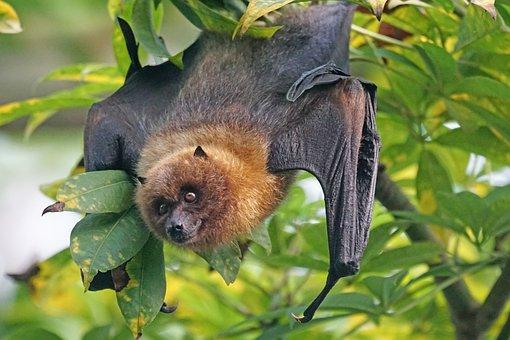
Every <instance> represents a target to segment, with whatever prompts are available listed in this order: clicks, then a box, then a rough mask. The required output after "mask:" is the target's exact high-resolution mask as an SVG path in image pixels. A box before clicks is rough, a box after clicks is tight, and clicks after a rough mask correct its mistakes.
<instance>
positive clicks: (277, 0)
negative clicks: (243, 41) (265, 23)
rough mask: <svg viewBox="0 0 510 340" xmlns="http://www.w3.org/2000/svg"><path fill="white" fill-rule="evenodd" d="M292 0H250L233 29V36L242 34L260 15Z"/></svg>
mask: <svg viewBox="0 0 510 340" xmlns="http://www.w3.org/2000/svg"><path fill="white" fill-rule="evenodd" d="M293 1H294V0H251V1H250V2H249V3H248V7H247V8H246V12H244V14H243V16H242V17H241V19H239V23H238V24H237V27H236V28H235V31H234V36H235V35H236V34H237V33H239V34H240V35H243V34H244V33H246V31H247V30H248V29H249V28H250V26H251V25H252V24H253V23H254V22H255V21H256V20H257V19H258V18H260V17H262V16H264V15H266V14H268V13H270V12H272V11H275V10H277V9H279V8H281V7H283V6H285V5H287V4H289V3H291V2H293Z"/></svg>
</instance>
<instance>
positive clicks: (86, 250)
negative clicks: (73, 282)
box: [71, 207, 149, 275]
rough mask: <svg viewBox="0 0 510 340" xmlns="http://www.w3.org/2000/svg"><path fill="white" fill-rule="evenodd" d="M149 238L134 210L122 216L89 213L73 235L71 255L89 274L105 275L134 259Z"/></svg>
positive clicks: (132, 208) (131, 209)
mask: <svg viewBox="0 0 510 340" xmlns="http://www.w3.org/2000/svg"><path fill="white" fill-rule="evenodd" d="M148 237H149V230H148V229H147V228H146V227H145V225H144V223H143V221H142V219H141V218H140V216H139V214H138V211H137V210H136V208H135V207H131V208H130V209H129V210H126V211H125V212H123V213H119V214H115V213H108V214H90V215H87V216H85V217H84V218H83V219H82V220H81V221H80V222H78V223H77V224H76V226H75V227H74V229H73V230H72V232H71V255H72V257H73V260H74V262H76V263H77V264H78V265H79V266H80V268H81V269H82V270H83V271H85V272H86V273H89V274H90V275H92V274H94V271H96V272H97V270H99V271H101V272H106V271H107V270H110V269H113V268H116V267H118V266H120V265H121V264H123V263H124V262H126V261H128V260H129V259H131V258H132V257H133V256H135V254H136V253H138V251H139V250H140V249H141V248H142V247H143V245H144V244H145V242H146V241H147V239H148Z"/></svg>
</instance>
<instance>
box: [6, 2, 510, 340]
mask: <svg viewBox="0 0 510 340" xmlns="http://www.w3.org/2000/svg"><path fill="white" fill-rule="evenodd" d="M2 3H3V2H0V4H2ZM12 3H13V4H14V2H12ZM156 3H159V1H156ZM172 3H173V6H176V7H177V8H178V9H179V10H181V11H182V13H183V14H184V15H185V16H187V17H188V19H190V21H192V22H193V23H194V24H195V25H197V26H198V27H200V28H203V29H209V30H214V31H217V32H221V33H224V34H231V35H233V34H234V32H235V33H236V34H237V35H240V34H241V33H245V34H248V35H252V36H255V37H265V38H269V37H270V36H271V35H272V34H273V33H274V32H275V30H276V29H277V28H272V27H271V25H270V23H271V15H269V16H268V17H263V18H262V19H258V20H259V21H258V24H260V23H265V24H266V25H265V26H264V27H262V26H260V25H256V26H250V23H251V22H252V21H253V20H255V19H257V15H259V14H261V13H262V14H267V11H266V10H265V9H267V7H264V6H269V5H275V4H276V6H277V7H278V6H280V5H284V4H285V1H252V2H251V3H250V6H251V7H250V6H248V7H247V6H246V3H244V2H243V1H235V0H229V1H214V0H208V1H203V2H199V1H197V0H192V1H181V0H174V1H172ZM362 5H364V6H365V7H367V8H369V9H371V10H372V9H373V11H374V12H375V13H376V14H378V15H380V11H381V9H382V8H383V7H381V6H384V2H382V5H381V3H380V2H373V1H371V2H363V3H362ZM478 5H480V3H478ZM481 5H483V7H484V8H485V9H482V8H481V7H480V6H473V5H469V6H466V4H464V3H462V2H457V1H450V0H435V1H428V2H421V1H413V2H412V4H411V5H405V6H402V5H401V3H400V2H397V1H390V2H389V3H387V4H386V9H387V13H385V14H383V16H382V20H381V21H380V22H379V21H378V20H377V19H376V18H375V17H374V15H373V14H369V13H362V12H357V13H356V15H355V19H354V25H353V33H352V41H351V67H352V70H351V71H352V73H353V74H354V75H356V76H361V77H364V78H367V79H369V80H371V81H373V82H374V83H376V84H377V85H378V88H379V90H378V117H377V120H378V128H379V131H380V134H381V137H382V142H383V148H382V150H381V152H382V153H381V163H383V164H384V165H385V168H386V170H385V173H386V174H388V175H389V176H390V177H391V179H392V180H393V181H394V182H395V183H397V184H398V186H399V187H400V188H401V189H402V190H403V192H404V193H405V195H406V196H407V198H408V199H409V200H410V201H411V202H412V203H413V204H414V206H415V207H416V208H417V210H416V211H406V212H402V211H401V212H395V211H388V210H387V209H386V208H385V207H384V206H383V205H381V204H380V203H377V204H376V206H375V212H374V221H373V225H372V230H371V235H370V240H369V244H368V248H367V250H366V253H365V257H364V260H363V263H362V266H361V272H360V274H359V275H357V276H355V277H350V278H346V279H344V280H341V282H340V283H339V284H338V285H337V287H336V288H335V289H334V291H333V292H332V294H331V296H330V297H329V298H328V299H327V300H326V302H325V303H324V305H323V306H322V308H321V310H320V313H318V314H317V316H316V318H315V319H314V320H313V321H312V322H310V323H308V324H304V325H300V324H297V323H295V322H294V321H293V319H292V317H291V316H290V313H296V314H299V313H300V312H302V310H303V308H304V306H305V305H306V304H307V303H308V302H309V301H310V300H311V299H312V298H313V297H314V296H315V294H316V293H317V292H318V291H319V290H320V288H321V287H322V284H323V282H324V280H325V276H326V272H327V268H328V254H327V240H326V232H325V220H324V217H323V214H322V213H321V211H322V208H323V203H322V202H321V201H310V200H309V199H308V198H307V196H306V195H305V192H304V190H303V187H302V185H300V184H302V183H303V182H306V181H310V178H309V177H308V176H307V175H306V174H302V176H301V177H300V179H299V181H298V183H297V184H296V185H294V186H293V188H292V190H291V193H290V195H289V198H288V200H287V201H286V202H285V203H284V205H283V206H282V207H281V208H280V209H279V210H278V211H277V213H276V214H275V215H274V216H272V217H271V218H270V219H269V220H268V221H267V223H266V225H265V227H267V231H268V235H269V237H270V240H271V245H272V251H271V253H270V254H267V252H266V250H265V249H264V247H262V246H260V245H259V244H252V245H251V246H250V249H249V250H248V252H247V253H246V256H245V257H244V259H243V261H242V265H241V268H240V271H239V274H238V276H237V279H236V281H235V283H233V284H231V285H229V286H226V285H225V282H224V281H223V280H222V278H221V276H220V275H218V274H217V273H216V272H214V271H211V270H209V265H208V264H207V263H206V262H205V261H204V260H203V259H202V258H200V257H199V256H197V255H196V254H193V253H191V252H185V251H182V250H180V249H176V248H173V247H170V246H166V245H165V248H164V253H165V263H164V266H165V269H166V270H165V272H164V273H163V272H162V271H158V268H154V270H153V271H154V272H153V275H154V277H160V276H161V275H165V276H166V293H165V301H166V302H167V303H169V304H173V303H176V302H178V303H179V308H178V310H177V312H176V313H174V314H171V315H165V314H162V313H159V314H158V315H157V316H156V318H155V320H154V322H152V323H150V324H149V325H148V326H147V327H145V329H144V338H147V339H158V338H168V337H175V338H196V337H204V338H209V337H217V336H222V337H232V338H256V337H260V338H271V339H273V338H277V337H281V336H284V337H285V338H290V339H292V338H302V337H306V336H320V337H324V338H344V337H346V336H349V338H372V337H377V338H388V339H394V338H400V337H404V336H413V337H415V338H433V339H435V338H438V339H448V338H454V337H455V333H456V331H457V336H458V334H459V325H458V323H457V322H452V315H451V313H450V309H449V306H450V308H451V301H449V300H448V299H445V298H444V296H443V294H441V292H442V291H443V290H444V289H447V288H449V287H452V286H455V285H458V284H459V283H460V282H462V284H463V285H465V286H466V287H467V289H468V291H469V292H470V294H469V296H468V297H467V298H468V300H469V302H470V303H472V305H473V306H475V307H474V310H476V311H478V308H479V305H482V308H483V306H484V301H486V298H487V296H488V294H489V292H490V291H491V287H492V286H493V284H494V283H495V282H497V280H499V279H501V278H502V277H505V276H504V275H505V271H508V270H509V269H508V268H509V266H508V265H507V266H506V267H505V263H509V250H510V238H509V237H508V235H509V232H510V186H501V187H498V186H495V184H494V182H493V181H491V179H492V177H493V176H494V174H496V173H498V172H499V171H502V170H504V169H505V167H508V165H509V163H510V99H509V95H510V34H509V27H508V24H510V2H508V0H502V1H500V2H498V3H496V5H495V7H494V6H491V3H490V2H484V3H482V4H481ZM153 6H154V3H153V2H152V1H128V0H110V1H109V2H108V6H105V5H101V3H99V2H98V5H97V8H98V11H108V13H109V14H110V17H111V18H112V19H113V18H115V16H117V15H120V16H122V17H124V18H125V19H127V20H128V21H130V22H131V24H132V25H133V27H134V30H135V34H136V35H137V37H138V39H139V40H140V42H141V45H142V48H143V51H142V53H141V55H142V56H147V54H151V55H152V56H154V57H156V58H155V60H156V61H161V58H172V62H174V63H176V64H179V65H180V58H179V54H178V53H174V52H172V53H171V52H169V51H171V50H172V49H171V48H170V46H165V45H164V44H162V43H161V41H160V40H159V39H158V37H157V35H158V33H157V32H158V30H159V29H160V28H161V29H163V30H164V23H165V22H166V21H167V20H172V17H170V18H168V17H167V18H166V19H165V21H164V22H163V23H162V18H163V15H164V12H167V13H170V15H176V14H175V13H177V12H176V11H175V8H174V7H173V6H172V7H170V2H169V1H163V2H162V3H161V4H159V6H158V7H157V10H155V9H154V7H153ZM1 8H2V7H0V9H1ZM247 8H248V12H245V11H246V10H247ZM250 8H251V9H250ZM272 9H275V8H272ZM496 11H497V12H496ZM243 13H244V15H243ZM257 13H258V14H257ZM491 13H492V14H493V16H494V17H495V18H491ZM494 14H495V15H494ZM6 17H7V16H1V15H0V21H2V20H4V18H6ZM8 18H10V20H14V19H13V17H12V15H10V16H9V17H8ZM250 18H252V19H253V18H255V19H253V20H252V19H250ZM84 20H85V19H84ZM238 20H241V24H239V25H238V23H237V21H238ZM1 27H2V26H1V25H0V28H1ZM248 27H250V28H248ZM388 28H390V29H391V30H389V31H388ZM395 29H398V30H400V31H399V32H400V33H403V34H401V35H397V38H398V39H396V38H395V34H394V33H395ZM390 33H391V34H390ZM170 34H171V32H170ZM385 34H390V35H393V37H391V36H388V35H385ZM237 38H239V37H237ZM112 46H113V51H114V54H115V57H116V61H117V64H116V65H99V64H80V65H71V66H65V67H62V68H60V69H58V70H54V71H52V72H51V73H49V74H48V76H47V77H45V78H44V81H48V82H50V81H52V82H53V81H72V82H75V84H76V85H75V86H74V87H72V88H68V89H63V90H59V91H56V92H54V93H51V94H50V95H48V96H45V97H37V98H32V99H27V100H23V101H18V102H10V103H4V104H0V125H1V124H7V123H9V122H12V121H15V120H17V119H20V118H23V117H28V119H27V125H26V126H27V127H26V134H27V135H30V133H32V132H33V131H34V130H35V129H36V128H37V127H38V126H39V125H40V124H42V123H43V122H44V121H45V120H46V119H48V118H49V117H51V116H52V115H54V114H56V113H57V112H58V111H59V110H62V109H67V108H87V107H89V106H90V105H91V104H92V103H93V102H95V101H97V100H99V99H101V98H103V97H105V96H107V95H108V94H110V93H111V92H113V91H114V90H115V89H117V88H118V87H119V86H121V85H122V82H123V75H124V74H125V72H126V70H127V67H128V57H127V53H126V51H125V49H124V43H123V40H122V37H121V35H120V31H119V28H118V27H117V26H116V24H115V22H114V21H113V20H112ZM184 67H186V65H184ZM477 164H478V165H477ZM75 171H76V170H75ZM78 172H79V170H78ZM120 176H122V175H120ZM120 182H122V181H121V180H120ZM62 183H63V181H62V180H60V181H57V182H55V183H52V184H49V185H46V186H44V187H42V190H43V192H45V193H46V194H47V195H49V196H51V197H57V198H58V199H59V200H61V201H66V188H65V186H64V187H62ZM67 183H69V182H67ZM95 183H97V182H95ZM122 190H124V191H123V194H120V193H116V194H115V195H118V197H125V195H128V194H129V192H130V191H129V190H130V189H129V188H125V187H124V189H122ZM103 194H104V193H103ZM59 195H60V196H59ZM92 201H93V202H92ZM66 202H68V201H66ZM84 202H85V203H86V204H85V203H84ZM91 202H92V203H91ZM122 202H124V201H121V202H120V203H118V205H121V203H122ZM383 203H384V202H383ZM80 204H82V205H81V206H80ZM84 204H85V205H86V207H84ZM122 204H124V205H123V206H122V207H121V208H119V206H118V205H117V206H115V207H111V206H110V207H104V206H101V201H99V202H98V201H94V200H93V199H91V198H88V201H87V199H85V201H82V202H81V203H80V202H74V205H73V203H71V204H68V208H70V209H71V210H73V209H74V210H75V211H80V212H84V213H85V212H88V213H90V212H91V213H101V215H89V216H92V217H91V218H94V216H100V217H101V218H103V219H108V218H110V219H111V218H116V217H115V216H113V215H115V214H119V213H120V214H122V211H123V210H125V209H126V208H127V207H128V205H129V202H128V203H125V202H124V203H122ZM126 204H127V205H126ZM91 207H93V208H94V209H95V210H87V209H91ZM399 210H406V209H404V208H402V209H399ZM106 214H110V215H108V216H106ZM111 214H113V215H111ZM112 216H113V217H112ZM132 218H133V219H136V216H133V217H132ZM83 221H86V219H84V220H83ZM83 221H82V222H80V223H81V224H82V227H81V228H83V227H91V226H92V225H93V224H92V225H91V226H87V225H85V226H83V224H86V223H87V222H83ZM104 223H105V224H107V222H104ZM130 223H133V222H132V221H131V222H130ZM411 223H415V224H416V223H418V224H419V227H420V228H422V229H423V228H426V229H427V230H428V231H430V234H431V235H433V238H431V239H427V240H422V241H420V242H416V241H413V240H412V237H409V234H410V233H409V228H410V225H411ZM77 229H78V228H77ZM75 230H76V229H75ZM73 233H74V232H73ZM142 234H143V235H142ZM140 235H142V236H140V237H145V239H144V240H143V242H141V243H140V244H138V246H136V247H135V248H136V249H131V250H130V251H131V253H129V256H127V255H126V256H127V257H128V258H130V257H131V256H133V254H136V253H137V251H138V250H140V248H141V247H142V246H143V244H144V242H145V240H146V239H147V237H148V236H147V235H146V233H143V232H141V233H140ZM259 241H260V240H259ZM148 242H155V241H154V240H152V238H150V239H149V241H148ZM258 243H260V244H262V245H264V242H258ZM133 247H134V246H133ZM156 248H157V247H156V246H155V247H152V248H151V249H153V251H149V250H148V249H147V248H143V249H142V251H141V252H140V253H138V255H137V258H136V261H135V260H133V261H132V262H130V264H131V265H130V268H128V271H131V272H132V273H134V272H136V270H139V268H140V265H141V264H143V261H144V259H152V262H154V260H153V259H154V258H157V256H158V254H157V253H156V254H155V253H154V252H157V251H156V250H154V249H156ZM266 248H267V244H266ZM234 255H235V254H234ZM73 258H74V260H75V261H76V262H78V263H80V265H81V266H82V268H83V267H84V264H83V263H81V262H80V261H81V260H80V259H79V258H77V255H76V253H74V252H73ZM209 258H210V257H209ZM234 258H235V256H234ZM105 261H106V260H105ZM118 261H121V260H118ZM214 268H215V269H217V270H219V271H220V272H222V269H218V266H214ZM502 268H503V270H502ZM91 269H92V270H94V269H97V268H91ZM227 272H228V270H227ZM502 272H503V274H502ZM85 274H86V273H85ZM89 274H90V273H89ZM223 274H224V276H225V269H223ZM230 274H232V273H230ZM507 275H508V274H507ZM85 276H86V275H85ZM234 276H235V273H234ZM434 277H436V279H434ZM438 277H439V278H441V280H438V279H437V278H438ZM498 278H499V279H498ZM226 280H227V279H226ZM227 281H230V280H227ZM128 289H136V287H128ZM158 289H160V287H159V288H158V287H151V290H152V291H154V294H161V291H160V290H159V291H158ZM509 291H510V288H508V289H507V290H506V291H504V290H503V294H502V295H500V296H499V298H500V299H502V301H503V307H502V310H501V311H499V312H498V313H497V315H496V317H495V318H493V320H491V322H490V324H489V325H488V326H487V327H485V329H483V330H481V332H480V333H485V332H486V331H487V337H489V338H496V337H497V335H498V334H500V332H505V331H504V330H503V331H502V329H506V328H505V327H508V326H504V325H505V323H507V324H508V321H507V318H508V313H509V311H510V305H509V304H508V303H505V301H506V300H507V299H508V294H509ZM158 292H159V293H158ZM132 293H133V292H132V291H129V290H128V291H124V292H123V294H119V296H117V299H118V301H119V305H120V307H121V309H122V311H123V313H124V315H125V316H126V315H130V314H129V313H131V311H130V310H129V306H132V305H130V304H127V306H126V304H125V303H124V307H123V302H122V299H123V297H122V295H127V296H128V297H129V294H132ZM499 293H501V292H499ZM489 295H490V294H489ZM133 296H136V294H133ZM464 298H466V297H462V296H459V299H460V300H462V299H464ZM489 301H491V300H489ZM156 303H158V300H157V299H156ZM149 307H150V306H147V310H149V312H148V313H149V314H154V315H155V313H154V311H152V310H150V308H149ZM0 317H1V320H2V323H1V324H0V337H2V338H7V339H30V338H38V339H39V338H48V339H54V338H55V339H56V338H59V337H60V338H65V339H81V338H84V339H89V338H90V339H92V338H98V337H99V338H118V339H124V338H129V337H130V336H131V335H130V334H131V332H130V330H129V329H128V328H127V327H126V325H125V322H124V320H123V318H122V314H121V313H120V312H119V310H118V307H117V303H116V302H115V293H113V292H111V291H102V292H88V293H86V294H83V286H82V284H81V282H80V278H79V270H78V267H77V265H76V264H75V263H74V262H73V261H72V258H71V253H70V252H69V251H68V250H64V251H62V252H60V253H58V254H56V255H55V256H53V257H52V258H50V259H48V260H47V261H45V262H43V263H41V264H40V271H39V273H38V274H37V275H36V276H34V277H32V278H31V279H30V280H29V282H27V284H21V285H20V286H19V289H18V295H17V299H16V301H15V303H14V304H13V305H12V306H10V308H9V309H8V310H7V311H4V312H2V314H1V315H0ZM126 318H127V319H128V320H129V317H128V316H126ZM464 321H468V322H469V321H470V319H469V316H466V318H465V320H464ZM473 327H478V326H473ZM135 333H136V332H135Z"/></svg>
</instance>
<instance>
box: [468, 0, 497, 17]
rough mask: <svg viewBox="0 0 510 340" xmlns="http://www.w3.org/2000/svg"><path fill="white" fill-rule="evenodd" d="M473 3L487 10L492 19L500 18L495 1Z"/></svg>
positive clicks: (484, 0)
mask: <svg viewBox="0 0 510 340" xmlns="http://www.w3.org/2000/svg"><path fill="white" fill-rule="evenodd" d="M471 3H472V4H473V5H476V6H480V7H482V8H483V9H484V10H486V11H487V12H488V13H489V14H490V15H491V17H492V19H496V17H497V16H498V12H497V11H496V7H494V0H471Z"/></svg>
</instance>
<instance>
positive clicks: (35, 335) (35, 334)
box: [2, 326, 62, 340]
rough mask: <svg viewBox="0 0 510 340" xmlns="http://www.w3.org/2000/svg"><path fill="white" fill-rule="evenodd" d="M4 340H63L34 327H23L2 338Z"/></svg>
mask: <svg viewBox="0 0 510 340" xmlns="http://www.w3.org/2000/svg"><path fill="white" fill-rule="evenodd" d="M2 339H3V340H19V339H26V340H31V339H33V340H35V339H37V340H61V339H62V338H61V337H60V336H58V335H56V334H55V333H53V332H50V331H48V330H46V329H44V328H40V327H34V326H21V327H19V328H16V329H15V330H14V331H12V332H10V333H8V334H7V335H5V337H2Z"/></svg>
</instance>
